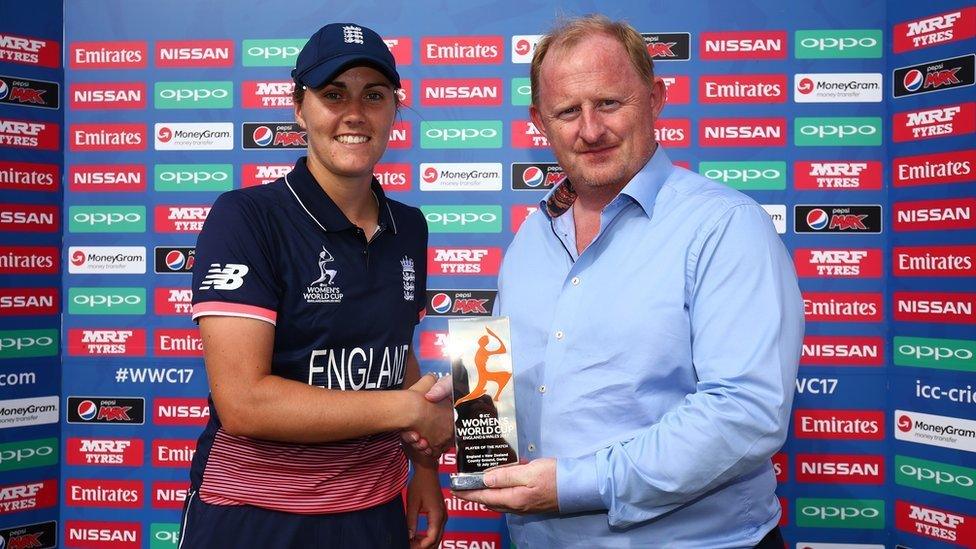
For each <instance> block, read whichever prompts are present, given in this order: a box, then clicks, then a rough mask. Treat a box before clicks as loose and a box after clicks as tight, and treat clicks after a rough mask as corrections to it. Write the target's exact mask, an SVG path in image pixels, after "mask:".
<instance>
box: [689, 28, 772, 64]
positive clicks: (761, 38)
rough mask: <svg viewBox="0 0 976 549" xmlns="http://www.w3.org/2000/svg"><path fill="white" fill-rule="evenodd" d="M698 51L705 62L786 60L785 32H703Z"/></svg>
mask: <svg viewBox="0 0 976 549" xmlns="http://www.w3.org/2000/svg"><path fill="white" fill-rule="evenodd" d="M699 51H700V52H701V58H702V59H706V60H730V59H786V31H730V32H703V33H701V40H700V43H699Z"/></svg>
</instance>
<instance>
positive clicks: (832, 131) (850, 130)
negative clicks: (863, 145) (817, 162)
mask: <svg viewBox="0 0 976 549" xmlns="http://www.w3.org/2000/svg"><path fill="white" fill-rule="evenodd" d="M800 133H802V134H803V135H806V136H809V137H820V138H823V137H837V138H840V139H844V138H845V137H849V136H852V135H861V136H873V135H875V134H877V133H878V128H875V127H874V126H871V125H869V124H864V125H861V126H854V125H850V124H843V125H838V126H833V125H829V126H828V125H809V126H802V127H801V128H800Z"/></svg>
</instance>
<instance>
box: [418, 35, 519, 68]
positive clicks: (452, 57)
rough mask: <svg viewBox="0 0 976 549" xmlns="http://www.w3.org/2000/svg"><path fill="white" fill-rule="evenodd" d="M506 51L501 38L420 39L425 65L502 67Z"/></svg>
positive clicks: (422, 61) (421, 58)
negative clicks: (503, 53) (503, 54)
mask: <svg viewBox="0 0 976 549" xmlns="http://www.w3.org/2000/svg"><path fill="white" fill-rule="evenodd" d="M504 49H505V44H504V40H503V38H502V37H501V36H437V37H426V38H421V39H420V62H421V63H423V64H424V65H500V64H501V63H502V61H503V56H502V52H503V51H504Z"/></svg>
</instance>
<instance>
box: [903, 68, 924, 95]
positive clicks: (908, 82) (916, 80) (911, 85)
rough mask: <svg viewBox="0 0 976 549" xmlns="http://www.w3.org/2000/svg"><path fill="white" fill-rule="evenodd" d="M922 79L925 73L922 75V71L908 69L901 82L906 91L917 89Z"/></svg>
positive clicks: (920, 85)
mask: <svg viewBox="0 0 976 549" xmlns="http://www.w3.org/2000/svg"><path fill="white" fill-rule="evenodd" d="M924 81H925V75H923V74H922V71H920V70H918V69H912V70H910V71H908V72H907V73H905V78H904V79H902V83H903V84H904V86H905V89H906V90H908V91H917V90H918V89H919V88H921V87H922V82H924Z"/></svg>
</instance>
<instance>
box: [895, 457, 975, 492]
mask: <svg viewBox="0 0 976 549" xmlns="http://www.w3.org/2000/svg"><path fill="white" fill-rule="evenodd" d="M895 483H896V484H900V485H902V486H910V487H912V488H918V489H919V490H926V491H929V492H935V493H938V494H946V495H950V496H955V497H958V498H965V499H970V500H976V469H970V468H969V467H960V466H958V465H950V464H948V463H939V462H937V461H928V460H924V459H917V458H912V457H908V456H899V455H896V456H895Z"/></svg>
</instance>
